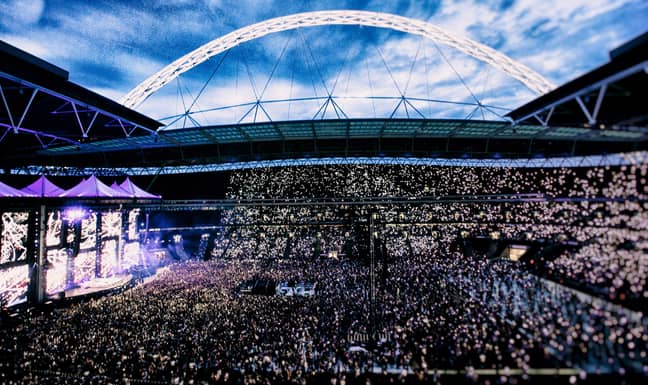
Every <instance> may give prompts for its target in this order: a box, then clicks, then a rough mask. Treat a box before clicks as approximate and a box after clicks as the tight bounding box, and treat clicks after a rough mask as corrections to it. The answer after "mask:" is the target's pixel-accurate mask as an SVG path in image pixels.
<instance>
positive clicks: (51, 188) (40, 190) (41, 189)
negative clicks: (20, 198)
mask: <svg viewBox="0 0 648 385" xmlns="http://www.w3.org/2000/svg"><path fill="white" fill-rule="evenodd" d="M20 191H22V192H24V193H26V194H28V195H33V196H37V197H44V198H55V197H58V196H60V195H61V194H63V193H64V192H65V190H64V189H62V188H60V187H59V186H57V185H55V184H54V183H52V182H50V180H49V179H47V178H46V177H45V175H41V177H40V178H38V179H36V181H35V182H34V183H32V184H30V185H29V186H27V187H25V188H23V189H21V190H20Z"/></svg>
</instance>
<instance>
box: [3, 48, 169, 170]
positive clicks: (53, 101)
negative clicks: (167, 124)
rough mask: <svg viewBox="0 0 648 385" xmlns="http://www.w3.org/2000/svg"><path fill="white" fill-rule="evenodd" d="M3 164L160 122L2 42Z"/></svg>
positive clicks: (142, 129) (141, 129)
mask: <svg viewBox="0 0 648 385" xmlns="http://www.w3.org/2000/svg"><path fill="white" fill-rule="evenodd" d="M0 57H1V58H2V60H0V100H1V102H0V161H2V164H3V165H6V164H10V163H11V161H10V160H11V159H14V158H16V157H18V158H22V157H25V156H26V157H27V158H29V157H30V156H32V155H33V154H35V153H36V152H37V151H38V150H42V149H46V148H51V147H56V146H60V145H67V146H78V147H83V145H84V143H86V142H90V141H96V140H102V139H107V138H111V139H112V138H117V137H120V136H122V137H128V136H131V135H137V134H141V133H151V132H155V130H156V129H157V128H158V127H160V126H161V125H162V124H161V123H159V122H157V121H156V120H154V119H151V118H149V117H147V116H145V115H142V114H141V113H139V112H136V111H134V110H131V109H129V108H126V107H124V106H123V105H121V104H119V103H117V102H115V101H113V100H111V99H108V98H106V97H104V96H101V95H99V94H97V93H95V92H93V91H90V90H88V89H86V88H84V87H81V86H79V85H77V84H75V83H72V82H70V81H69V80H68V72H67V71H65V70H63V69H61V68H59V67H57V66H55V65H53V64H51V63H48V62H46V61H43V60H41V59H39V58H37V57H35V56H33V55H31V54H29V53H27V52H24V51H21V50H20V49H18V48H15V47H13V46H11V45H9V44H7V43H5V42H2V41H0Z"/></svg>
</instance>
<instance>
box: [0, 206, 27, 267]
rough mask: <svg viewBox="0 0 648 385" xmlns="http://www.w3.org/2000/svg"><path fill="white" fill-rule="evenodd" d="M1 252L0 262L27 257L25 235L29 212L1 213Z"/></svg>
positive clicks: (21, 259) (14, 260)
mask: <svg viewBox="0 0 648 385" xmlns="http://www.w3.org/2000/svg"><path fill="white" fill-rule="evenodd" d="M1 227H2V239H1V240H0V244H1V245H2V252H1V253H0V264H3V263H8V262H16V261H24V260H26V259H27V236H28V234H29V212H22V211H19V212H4V213H2V225H1Z"/></svg>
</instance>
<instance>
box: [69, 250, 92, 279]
mask: <svg viewBox="0 0 648 385" xmlns="http://www.w3.org/2000/svg"><path fill="white" fill-rule="evenodd" d="M96 261H97V252H96V251H95V250H89V251H84V252H80V253H79V254H78V255H77V257H76V258H75V259H74V284H75V285H79V284H80V283H82V282H85V281H89V280H91V279H92V278H94V276H95V269H96Z"/></svg>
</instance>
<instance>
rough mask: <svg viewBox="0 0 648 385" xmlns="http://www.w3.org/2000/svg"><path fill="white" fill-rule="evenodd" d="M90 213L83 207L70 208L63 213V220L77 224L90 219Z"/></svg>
mask: <svg viewBox="0 0 648 385" xmlns="http://www.w3.org/2000/svg"><path fill="white" fill-rule="evenodd" d="M88 214H89V213H88V211H87V210H86V209H84V208H83V207H69V208H67V209H65V211H64V212H63V219H65V220H67V221H68V222H77V221H80V220H83V219H85V218H87V217H88Z"/></svg>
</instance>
